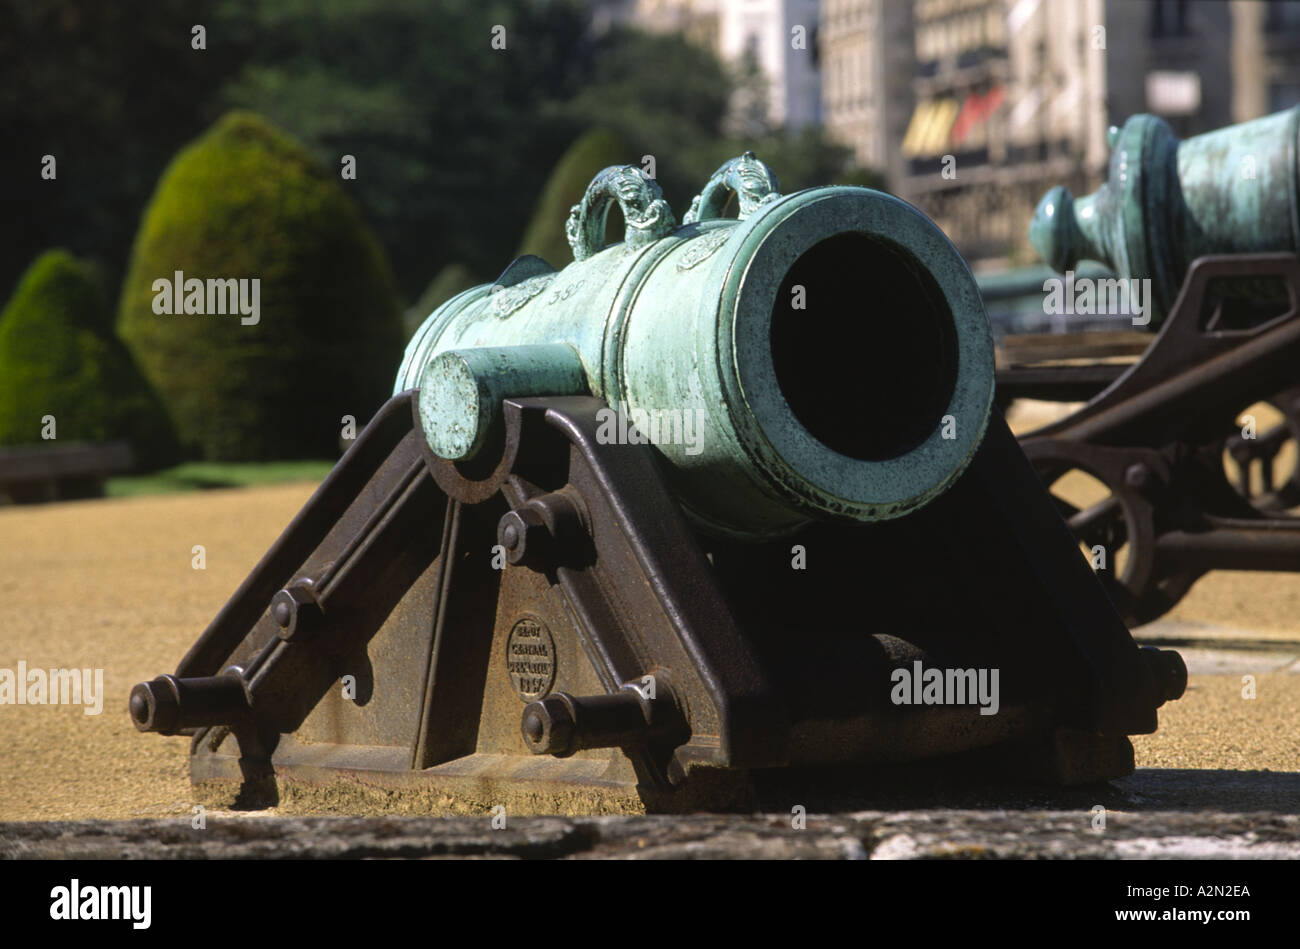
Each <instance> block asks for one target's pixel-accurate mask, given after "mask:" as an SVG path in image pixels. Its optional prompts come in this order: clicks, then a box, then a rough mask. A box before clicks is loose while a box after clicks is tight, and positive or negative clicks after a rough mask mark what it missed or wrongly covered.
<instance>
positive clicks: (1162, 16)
mask: <svg viewBox="0 0 1300 949" xmlns="http://www.w3.org/2000/svg"><path fill="white" fill-rule="evenodd" d="M1189 32H1190V31H1189V30H1188V29H1187V0H1153V2H1152V4H1151V28H1150V34H1151V36H1152V37H1164V36H1187V35H1189Z"/></svg>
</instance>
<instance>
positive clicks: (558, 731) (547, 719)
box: [520, 694, 576, 757]
mask: <svg viewBox="0 0 1300 949" xmlns="http://www.w3.org/2000/svg"><path fill="white" fill-rule="evenodd" d="M573 726H574V722H573V710H572V709H571V708H570V707H569V703H568V702H567V701H566V700H565V697H564V696H562V695H560V694H557V695H549V696H547V697H546V698H544V699H542V700H541V701H539V702H531V703H529V705H528V707H527V708H525V709H524V717H523V719H522V720H521V722H520V728H521V731H522V732H523V735H524V743H525V744H526V745H528V750H529V751H531V752H532V753H533V754H535V755H559V756H561V757H563V756H564V755H568V754H572V753H573V751H575V750H576V749H574V748H573V747H572V745H573Z"/></svg>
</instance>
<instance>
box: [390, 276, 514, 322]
mask: <svg viewBox="0 0 1300 949" xmlns="http://www.w3.org/2000/svg"><path fill="white" fill-rule="evenodd" d="M502 269H505V268H502ZM484 282H485V281H483V280H475V279H474V275H473V274H472V273H470V272H469V268H468V267H466V266H465V265H464V264H462V263H454V264H448V265H447V266H446V267H443V268H442V269H441V270H439V271H438V275H437V276H436V277H434V278H433V279H432V280H430V281H429V285H428V286H427V287H425V288H424V292H423V293H421V294H420V299H418V300H416V301H415V305H414V306H412V307H411V308H410V309H409V310H407V311H406V317H405V321H404V329H405V330H406V335H407V337H408V338H409V337H411V336H414V335H415V331H416V330H418V329H419V328H420V324H422V323H423V322H424V321H425V319H426V318H427V317H428V315H429V314H430V313H432V312H433V311H434V310H436V309H438V307H440V306H442V305H443V304H444V303H446V302H447V301H448V300H450V299H451V298H452V297H454V296H455V295H456V294H458V293H462V292H464V291H465V290H468V289H469V288H470V287H475V286H478V285H479V284H480V283H484Z"/></svg>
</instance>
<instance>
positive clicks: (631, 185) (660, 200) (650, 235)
mask: <svg viewBox="0 0 1300 949" xmlns="http://www.w3.org/2000/svg"><path fill="white" fill-rule="evenodd" d="M615 201H617V202H618V206H619V208H620V209H621V210H622V211H623V220H624V222H625V223H626V224H627V227H626V230H625V231H624V234H623V241H624V243H626V244H627V246H628V247H631V248H633V249H636V248H641V247H645V246H646V245H647V244H651V243H653V242H654V241H657V240H659V239H660V238H661V237H665V236H667V235H668V233H669V232H671V231H672V230H673V228H675V227H676V226H677V219H676V218H675V217H673V211H672V208H670V207H669V206H668V202H667V201H666V200H665V199H664V193H663V191H662V190H661V189H660V188H659V183H658V182H656V181H655V180H654V179H653V178H651V177H650V176H649V175H647V174H646V173H645V172H644V171H642V170H641V169H640V168H638V167H637V166H636V165H611V166H610V167H609V168H606V169H605V170H604V171H602V172H601V173H600V174H598V175H596V177H595V178H593V179H592V180H591V184H589V185H588V186H587V193H586V194H584V195H583V196H582V200H581V201H579V202H578V203H577V204H575V205H574V206H573V207H572V208H571V209H570V211H569V220H568V221H567V222H566V224H565V225H564V233H565V236H566V237H568V239H569V246H570V247H572V248H573V259H574V260H586V259H587V258H588V257H591V256H593V255H595V254H597V253H599V252H600V250H601V249H602V248H603V247H604V246H605V219H606V218H607V217H608V216H609V209H610V206H611V205H612V204H613V203H614V202H615Z"/></svg>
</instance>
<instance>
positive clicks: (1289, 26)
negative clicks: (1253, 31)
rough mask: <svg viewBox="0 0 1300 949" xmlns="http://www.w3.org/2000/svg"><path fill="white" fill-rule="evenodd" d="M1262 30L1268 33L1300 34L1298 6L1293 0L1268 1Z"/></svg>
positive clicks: (1299, 5)
mask: <svg viewBox="0 0 1300 949" xmlns="http://www.w3.org/2000/svg"><path fill="white" fill-rule="evenodd" d="M1264 29H1265V30H1267V31H1268V32H1270V33H1300V4H1298V3H1295V2H1294V0H1269V3H1268V15H1267V16H1266V17H1265V18H1264Z"/></svg>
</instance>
